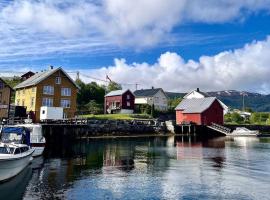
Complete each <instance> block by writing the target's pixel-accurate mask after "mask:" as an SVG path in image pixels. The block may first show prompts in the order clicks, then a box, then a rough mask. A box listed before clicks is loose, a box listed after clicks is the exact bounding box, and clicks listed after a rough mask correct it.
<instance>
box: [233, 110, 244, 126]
mask: <svg viewBox="0 0 270 200" xmlns="http://www.w3.org/2000/svg"><path fill="white" fill-rule="evenodd" d="M231 119H232V121H233V122H235V123H237V124H240V123H243V122H244V118H243V117H241V115H239V113H236V112H234V113H232V114H231Z"/></svg>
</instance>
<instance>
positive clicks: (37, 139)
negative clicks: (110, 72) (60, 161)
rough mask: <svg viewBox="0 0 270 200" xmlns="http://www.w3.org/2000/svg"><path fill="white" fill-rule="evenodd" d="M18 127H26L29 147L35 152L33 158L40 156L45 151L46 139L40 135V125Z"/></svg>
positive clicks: (21, 125)
mask: <svg viewBox="0 0 270 200" xmlns="http://www.w3.org/2000/svg"><path fill="white" fill-rule="evenodd" d="M16 126H18V127H26V128H27V129H29V131H30V145H31V147H32V148H33V149H35V152H34V153H33V157H37V156H41V155H42V154H43V151H44V149H45V144H46V139H45V137H43V135H42V126H41V124H20V125H16Z"/></svg>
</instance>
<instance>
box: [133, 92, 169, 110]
mask: <svg viewBox="0 0 270 200" xmlns="http://www.w3.org/2000/svg"><path fill="white" fill-rule="evenodd" d="M133 93H134V95H135V105H136V104H137V105H138V104H148V105H153V104H154V106H155V109H156V110H160V111H167V110H168V101H169V98H168V96H167V95H166V94H165V92H164V91H163V89H162V88H152V89H142V90H136V91H134V92H133Z"/></svg>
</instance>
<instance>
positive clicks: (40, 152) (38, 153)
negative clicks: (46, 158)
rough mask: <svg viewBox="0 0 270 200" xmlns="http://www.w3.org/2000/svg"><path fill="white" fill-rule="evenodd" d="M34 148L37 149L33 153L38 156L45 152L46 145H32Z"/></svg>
mask: <svg viewBox="0 0 270 200" xmlns="http://www.w3.org/2000/svg"><path fill="white" fill-rule="evenodd" d="M32 148H33V149H35V151H34V153H33V155H32V156H33V157H37V156H41V155H42V154H43V151H44V149H45V147H35V146H32Z"/></svg>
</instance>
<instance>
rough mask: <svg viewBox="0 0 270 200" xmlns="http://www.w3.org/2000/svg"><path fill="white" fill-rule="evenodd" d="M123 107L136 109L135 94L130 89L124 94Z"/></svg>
mask: <svg viewBox="0 0 270 200" xmlns="http://www.w3.org/2000/svg"><path fill="white" fill-rule="evenodd" d="M128 95H129V99H128ZM127 102H129V103H130V106H128V105H127ZM122 108H123V109H131V110H134V108H135V96H134V95H133V93H132V92H130V91H129V90H128V91H127V92H125V93H124V94H123V95H122Z"/></svg>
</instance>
